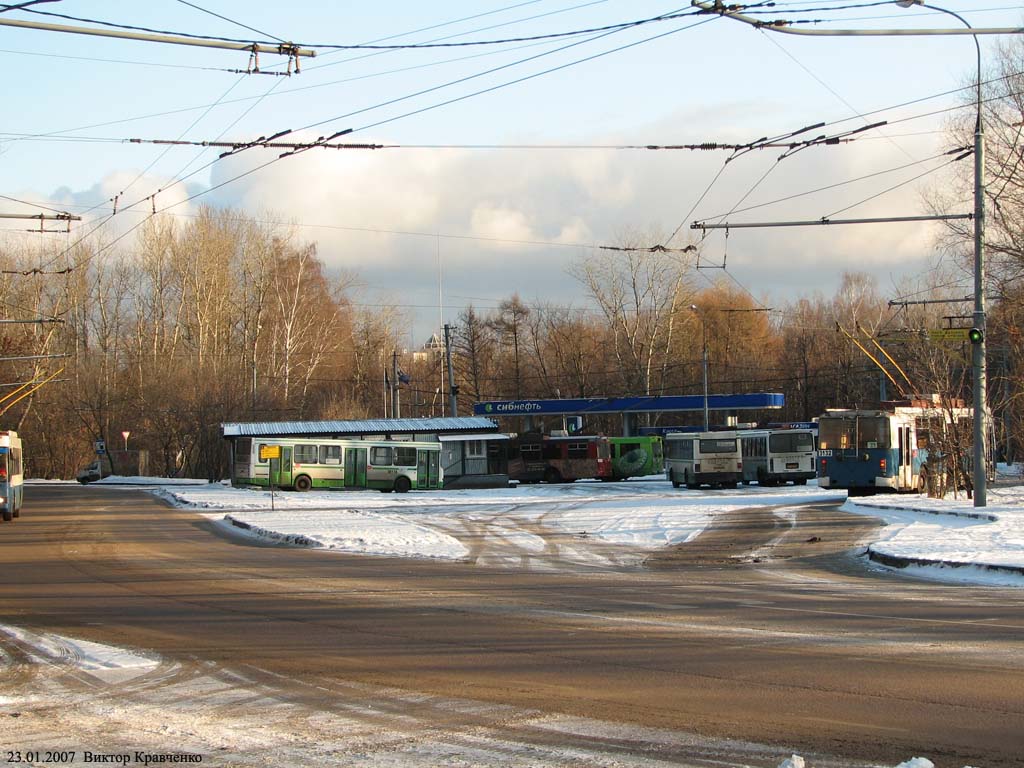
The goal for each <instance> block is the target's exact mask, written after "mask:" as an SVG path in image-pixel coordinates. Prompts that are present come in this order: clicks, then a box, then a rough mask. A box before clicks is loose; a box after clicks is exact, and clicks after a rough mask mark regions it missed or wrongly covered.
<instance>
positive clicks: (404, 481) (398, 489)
mask: <svg viewBox="0 0 1024 768" xmlns="http://www.w3.org/2000/svg"><path fill="white" fill-rule="evenodd" d="M410 488H412V483H411V482H409V478H408V477H406V476H405V475H399V476H398V477H396V478H395V493H408V492H409V489H410Z"/></svg>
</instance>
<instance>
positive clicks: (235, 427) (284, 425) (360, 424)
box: [220, 416, 498, 439]
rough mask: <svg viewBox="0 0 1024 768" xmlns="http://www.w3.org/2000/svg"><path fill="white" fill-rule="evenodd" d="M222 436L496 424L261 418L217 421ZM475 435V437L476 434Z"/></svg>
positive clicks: (460, 419)
mask: <svg viewBox="0 0 1024 768" xmlns="http://www.w3.org/2000/svg"><path fill="white" fill-rule="evenodd" d="M220 426H221V434H222V435H223V436H224V437H268V436H271V435H293V436H294V435H317V436H321V437H323V436H328V435H339V436H340V435H344V436H355V435H385V434H386V435H398V434H413V433H424V432H432V433H434V434H442V433H460V432H497V431H498V425H497V424H495V423H494V422H493V421H491V420H490V419H487V418H484V417H482V416H456V417H446V418H435V419H361V420H353V421H264V422H246V423H224V424H221V425H220ZM478 439H479V438H478Z"/></svg>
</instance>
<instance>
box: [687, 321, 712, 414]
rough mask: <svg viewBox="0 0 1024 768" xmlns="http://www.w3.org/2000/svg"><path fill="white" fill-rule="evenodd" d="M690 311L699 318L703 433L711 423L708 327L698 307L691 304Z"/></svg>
mask: <svg viewBox="0 0 1024 768" xmlns="http://www.w3.org/2000/svg"><path fill="white" fill-rule="evenodd" d="M690 309H692V310H693V311H694V312H696V313H697V316H698V317H699V318H700V338H701V349H702V350H703V354H702V360H703V363H704V431H705V432H707V431H708V430H709V429H711V421H710V419H709V418H708V325H707V323H706V322H705V317H704V315H703V314H701V312H700V307H698V306H697V305H696V304H691V305H690Z"/></svg>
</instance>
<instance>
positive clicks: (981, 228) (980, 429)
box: [896, 0, 988, 507]
mask: <svg viewBox="0 0 1024 768" xmlns="http://www.w3.org/2000/svg"><path fill="white" fill-rule="evenodd" d="M896 5H898V6H900V7H902V8H909V7H911V6H912V5H919V6H921V7H922V8H928V9H930V10H933V11H941V12H942V13H946V14H949V15H950V16H952V17H953V18H955V19H956V20H957V21H959V22H960V23H962V24H963V25H964V26H965V27H967V29H969V30H971V31H972V32H973V31H974V27H972V26H971V24H970V22H968V21H967V19H965V18H964V17H963V16H961V15H960V14H958V13H955V12H954V11H950V10H948V9H946V8H939V7H938V6H937V5H928V4H926V3H925V2H923V0H896ZM971 37H972V39H973V40H974V47H975V49H976V51H977V62H978V80H977V91H976V96H975V109H976V113H977V114H976V116H975V121H974V322H973V326H974V328H975V329H976V330H977V331H978V333H972V334H971V354H972V356H973V359H972V361H971V363H972V368H973V379H974V455H973V463H974V466H973V475H972V485H973V486H974V506H976V507H984V506H987V505H988V472H987V467H986V465H985V457H986V456H987V455H988V451H987V450H986V443H987V441H988V430H987V429H986V427H987V426H988V397H987V393H986V389H987V387H988V366H987V364H986V361H985V353H986V340H985V336H986V335H987V334H986V327H985V326H986V322H985V129H984V122H983V120H982V110H983V108H984V107H983V105H984V101H983V100H982V96H981V43H980V42H978V36H977V35H973V34H972V36H971Z"/></svg>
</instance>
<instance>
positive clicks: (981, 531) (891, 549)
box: [841, 486, 1024, 587]
mask: <svg viewBox="0 0 1024 768" xmlns="http://www.w3.org/2000/svg"><path fill="white" fill-rule="evenodd" d="M841 509H842V510H843V511H845V512H852V513H855V514H862V515H872V516H876V517H881V518H882V519H883V520H884V521H885V522H886V526H885V527H884V528H883V529H882V530H881V531H880V532H879V533H878V534H876V536H875V540H873V541H871V542H870V543H868V545H867V555H868V557H869V558H870V559H871V560H872V561H873V562H875V563H878V564H880V565H883V566H886V567H889V568H896V569H899V570H901V571H903V572H906V573H914V574H915V575H919V576H924V577H927V578H938V579H942V580H949V581H957V582H973V583H988V584H999V585H1003V586H1018V587H1024V487H1021V486H1016V487H1011V488H1005V487H1004V488H998V489H990V492H989V505H988V506H987V507H984V508H983V509H978V508H975V507H974V506H973V502H972V501H970V500H968V499H931V498H924V497H917V496H913V497H909V496H908V497H900V498H899V499H898V500H897V499H895V498H894V497H892V496H889V497H873V498H857V499H850V500H848V501H847V502H846V504H844V505H843V506H842V508H841Z"/></svg>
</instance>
